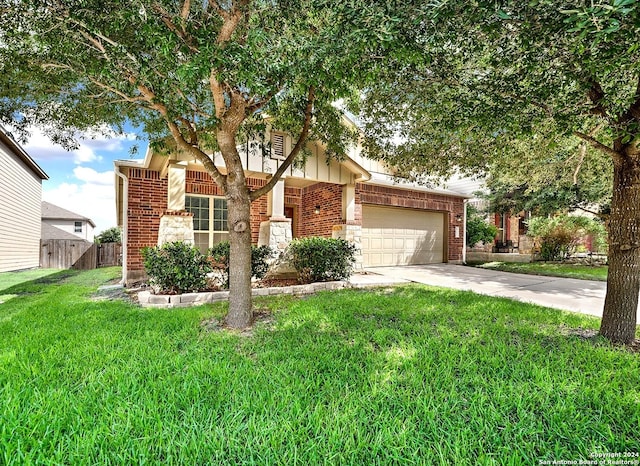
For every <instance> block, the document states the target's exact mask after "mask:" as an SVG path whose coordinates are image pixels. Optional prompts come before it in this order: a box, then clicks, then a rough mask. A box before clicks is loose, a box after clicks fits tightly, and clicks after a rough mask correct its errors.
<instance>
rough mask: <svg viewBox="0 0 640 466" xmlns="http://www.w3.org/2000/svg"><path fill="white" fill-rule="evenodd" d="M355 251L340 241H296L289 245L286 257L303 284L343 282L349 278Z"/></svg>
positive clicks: (346, 243)
mask: <svg viewBox="0 0 640 466" xmlns="http://www.w3.org/2000/svg"><path fill="white" fill-rule="evenodd" d="M355 250H356V249H355V246H354V245H353V244H351V243H349V242H347V241H345V240H343V239H332V238H319V237H311V238H300V239H296V240H293V241H292V242H291V243H290V244H289V246H288V248H287V253H286V257H287V259H288V261H289V262H290V263H291V265H292V266H293V267H294V268H295V269H296V271H297V272H298V275H299V279H300V281H302V282H303V283H310V282H321V281H331V280H345V279H347V278H349V277H350V276H351V272H352V269H353V263H354V262H355Z"/></svg>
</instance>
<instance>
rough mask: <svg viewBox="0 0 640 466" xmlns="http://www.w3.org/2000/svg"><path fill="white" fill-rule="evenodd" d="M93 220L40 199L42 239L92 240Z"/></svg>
mask: <svg viewBox="0 0 640 466" xmlns="http://www.w3.org/2000/svg"><path fill="white" fill-rule="evenodd" d="M95 227H96V225H95V223H93V220H91V219H90V218H88V217H85V216H83V215H80V214H76V213H74V212H71V211H70V210H67V209H63V208H62V207H59V206H57V205H54V204H51V203H49V202H45V201H42V239H75V240H77V239H82V240H85V241H89V242H93V237H94V232H93V230H94V228H95Z"/></svg>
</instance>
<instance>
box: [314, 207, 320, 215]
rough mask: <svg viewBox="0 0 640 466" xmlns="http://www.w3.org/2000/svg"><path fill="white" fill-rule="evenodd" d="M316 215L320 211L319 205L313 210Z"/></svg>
mask: <svg viewBox="0 0 640 466" xmlns="http://www.w3.org/2000/svg"><path fill="white" fill-rule="evenodd" d="M313 212H314V213H315V214H316V215H318V214H319V213H320V206H319V205H317V206H316V210H314V211H313Z"/></svg>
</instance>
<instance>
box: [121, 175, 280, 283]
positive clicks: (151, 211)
mask: <svg viewBox="0 0 640 466" xmlns="http://www.w3.org/2000/svg"><path fill="white" fill-rule="evenodd" d="M127 177H128V178H129V191H128V192H129V198H128V209H127V216H128V234H127V243H128V248H127V273H128V275H129V277H127V279H128V280H138V279H141V278H143V277H144V266H143V264H142V255H141V253H140V251H141V250H142V248H144V247H146V246H155V245H156V244H157V243H158V229H159V227H160V218H161V217H162V216H163V215H165V214H168V213H172V212H171V211H168V210H167V189H168V186H167V179H166V178H165V179H161V178H160V172H157V171H153V170H146V169H140V168H128V173H127ZM248 181H249V185H250V186H251V187H252V188H256V187H260V186H262V185H263V184H264V180H259V179H254V178H249V179H248ZM185 187H186V193H187V194H199V195H203V196H223V194H222V191H221V190H220V188H219V187H218V186H217V185H216V184H215V183H214V182H213V180H212V179H211V177H210V176H209V174H208V173H205V172H199V171H192V170H187V173H186V182H185ZM265 220H268V216H267V197H266V196H263V197H261V198H260V199H257V200H256V201H254V202H253V203H252V204H251V240H252V242H253V243H257V242H258V235H259V232H260V222H262V221H265Z"/></svg>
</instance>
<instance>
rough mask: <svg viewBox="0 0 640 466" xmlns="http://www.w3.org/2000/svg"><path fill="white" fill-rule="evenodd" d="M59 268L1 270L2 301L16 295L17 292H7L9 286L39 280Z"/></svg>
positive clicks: (57, 271) (0, 293) (56, 271)
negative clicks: (16, 270)
mask: <svg viewBox="0 0 640 466" xmlns="http://www.w3.org/2000/svg"><path fill="white" fill-rule="evenodd" d="M59 272H60V270H57V269H31V270H22V271H20V272H0V303H2V302H4V301H8V300H9V299H11V298H13V297H15V296H16V295H15V294H9V293H5V291H4V290H6V289H7V288H11V287H14V286H16V285H18V284H20V283H24V282H29V281H33V280H37V279H39V278H43V277H46V276H48V275H52V274H55V273H59Z"/></svg>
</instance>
